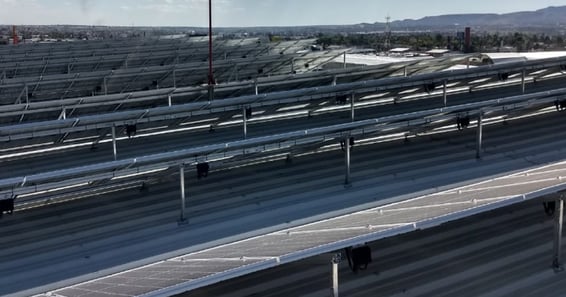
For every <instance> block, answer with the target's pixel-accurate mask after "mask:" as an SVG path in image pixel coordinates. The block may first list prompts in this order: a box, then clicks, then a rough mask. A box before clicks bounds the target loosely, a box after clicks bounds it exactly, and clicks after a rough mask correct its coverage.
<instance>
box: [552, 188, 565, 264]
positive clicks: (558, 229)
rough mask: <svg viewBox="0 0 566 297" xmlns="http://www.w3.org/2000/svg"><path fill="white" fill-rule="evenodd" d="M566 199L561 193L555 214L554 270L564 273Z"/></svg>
mask: <svg viewBox="0 0 566 297" xmlns="http://www.w3.org/2000/svg"><path fill="white" fill-rule="evenodd" d="M564 198H565V194H563V193H560V197H559V198H558V200H557V201H556V207H557V209H556V212H555V213H554V259H553V261H552V268H553V269H554V271H556V272H560V271H564V266H563V265H562V228H563V224H564Z"/></svg>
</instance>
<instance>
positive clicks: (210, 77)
mask: <svg viewBox="0 0 566 297" xmlns="http://www.w3.org/2000/svg"><path fill="white" fill-rule="evenodd" d="M208 85H209V86H212V85H214V72H213V70H212V0H208Z"/></svg>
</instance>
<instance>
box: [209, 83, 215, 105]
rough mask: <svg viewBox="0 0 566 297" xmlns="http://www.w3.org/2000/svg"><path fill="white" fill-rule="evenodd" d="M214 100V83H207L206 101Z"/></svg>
mask: <svg viewBox="0 0 566 297" xmlns="http://www.w3.org/2000/svg"><path fill="white" fill-rule="evenodd" d="M213 100H214V85H208V101H213Z"/></svg>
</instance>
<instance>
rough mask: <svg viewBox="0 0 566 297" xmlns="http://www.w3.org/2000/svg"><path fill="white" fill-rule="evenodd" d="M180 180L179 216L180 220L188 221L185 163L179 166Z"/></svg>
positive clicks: (182, 221) (181, 221)
mask: <svg viewBox="0 0 566 297" xmlns="http://www.w3.org/2000/svg"><path fill="white" fill-rule="evenodd" d="M179 181H180V185H181V217H180V218H179V222H180V223H184V222H186V221H187V215H186V196H185V164H181V165H180V166H179Z"/></svg>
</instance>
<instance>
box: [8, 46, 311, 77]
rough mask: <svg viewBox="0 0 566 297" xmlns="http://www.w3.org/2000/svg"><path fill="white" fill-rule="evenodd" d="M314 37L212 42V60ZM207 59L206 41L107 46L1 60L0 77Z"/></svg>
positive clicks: (288, 50) (274, 50) (282, 49)
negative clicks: (97, 48)
mask: <svg viewBox="0 0 566 297" xmlns="http://www.w3.org/2000/svg"><path fill="white" fill-rule="evenodd" d="M312 42H313V40H302V41H286V42H279V43H261V42H259V41H252V40H240V41H237V42H236V41H230V40H228V41H226V40H218V41H216V42H215V43H214V49H213V54H214V60H232V59H240V58H247V57H256V56H260V55H270V54H295V53H296V52H297V51H300V50H303V49H304V48H308V44H310V43H312ZM207 60H208V43H206V42H198V43H196V42H190V43H183V44H179V45H176V46H171V45H160V46H142V47H136V48H116V49H115V48H109V49H105V50H102V51H99V52H88V53H85V54H84V55H80V54H75V53H74V52H69V53H66V55H64V56H61V57H51V58H50V59H42V60H34V59H33V57H27V59H26V57H22V60H18V59H17V58H15V59H11V60H7V61H5V62H0V76H1V77H2V79H3V80H6V79H11V78H19V77H29V76H46V75H55V74H69V73H82V72H89V71H96V70H116V69H124V68H139V67H148V66H163V65H174V64H185V63H191V62H197V61H207Z"/></svg>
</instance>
